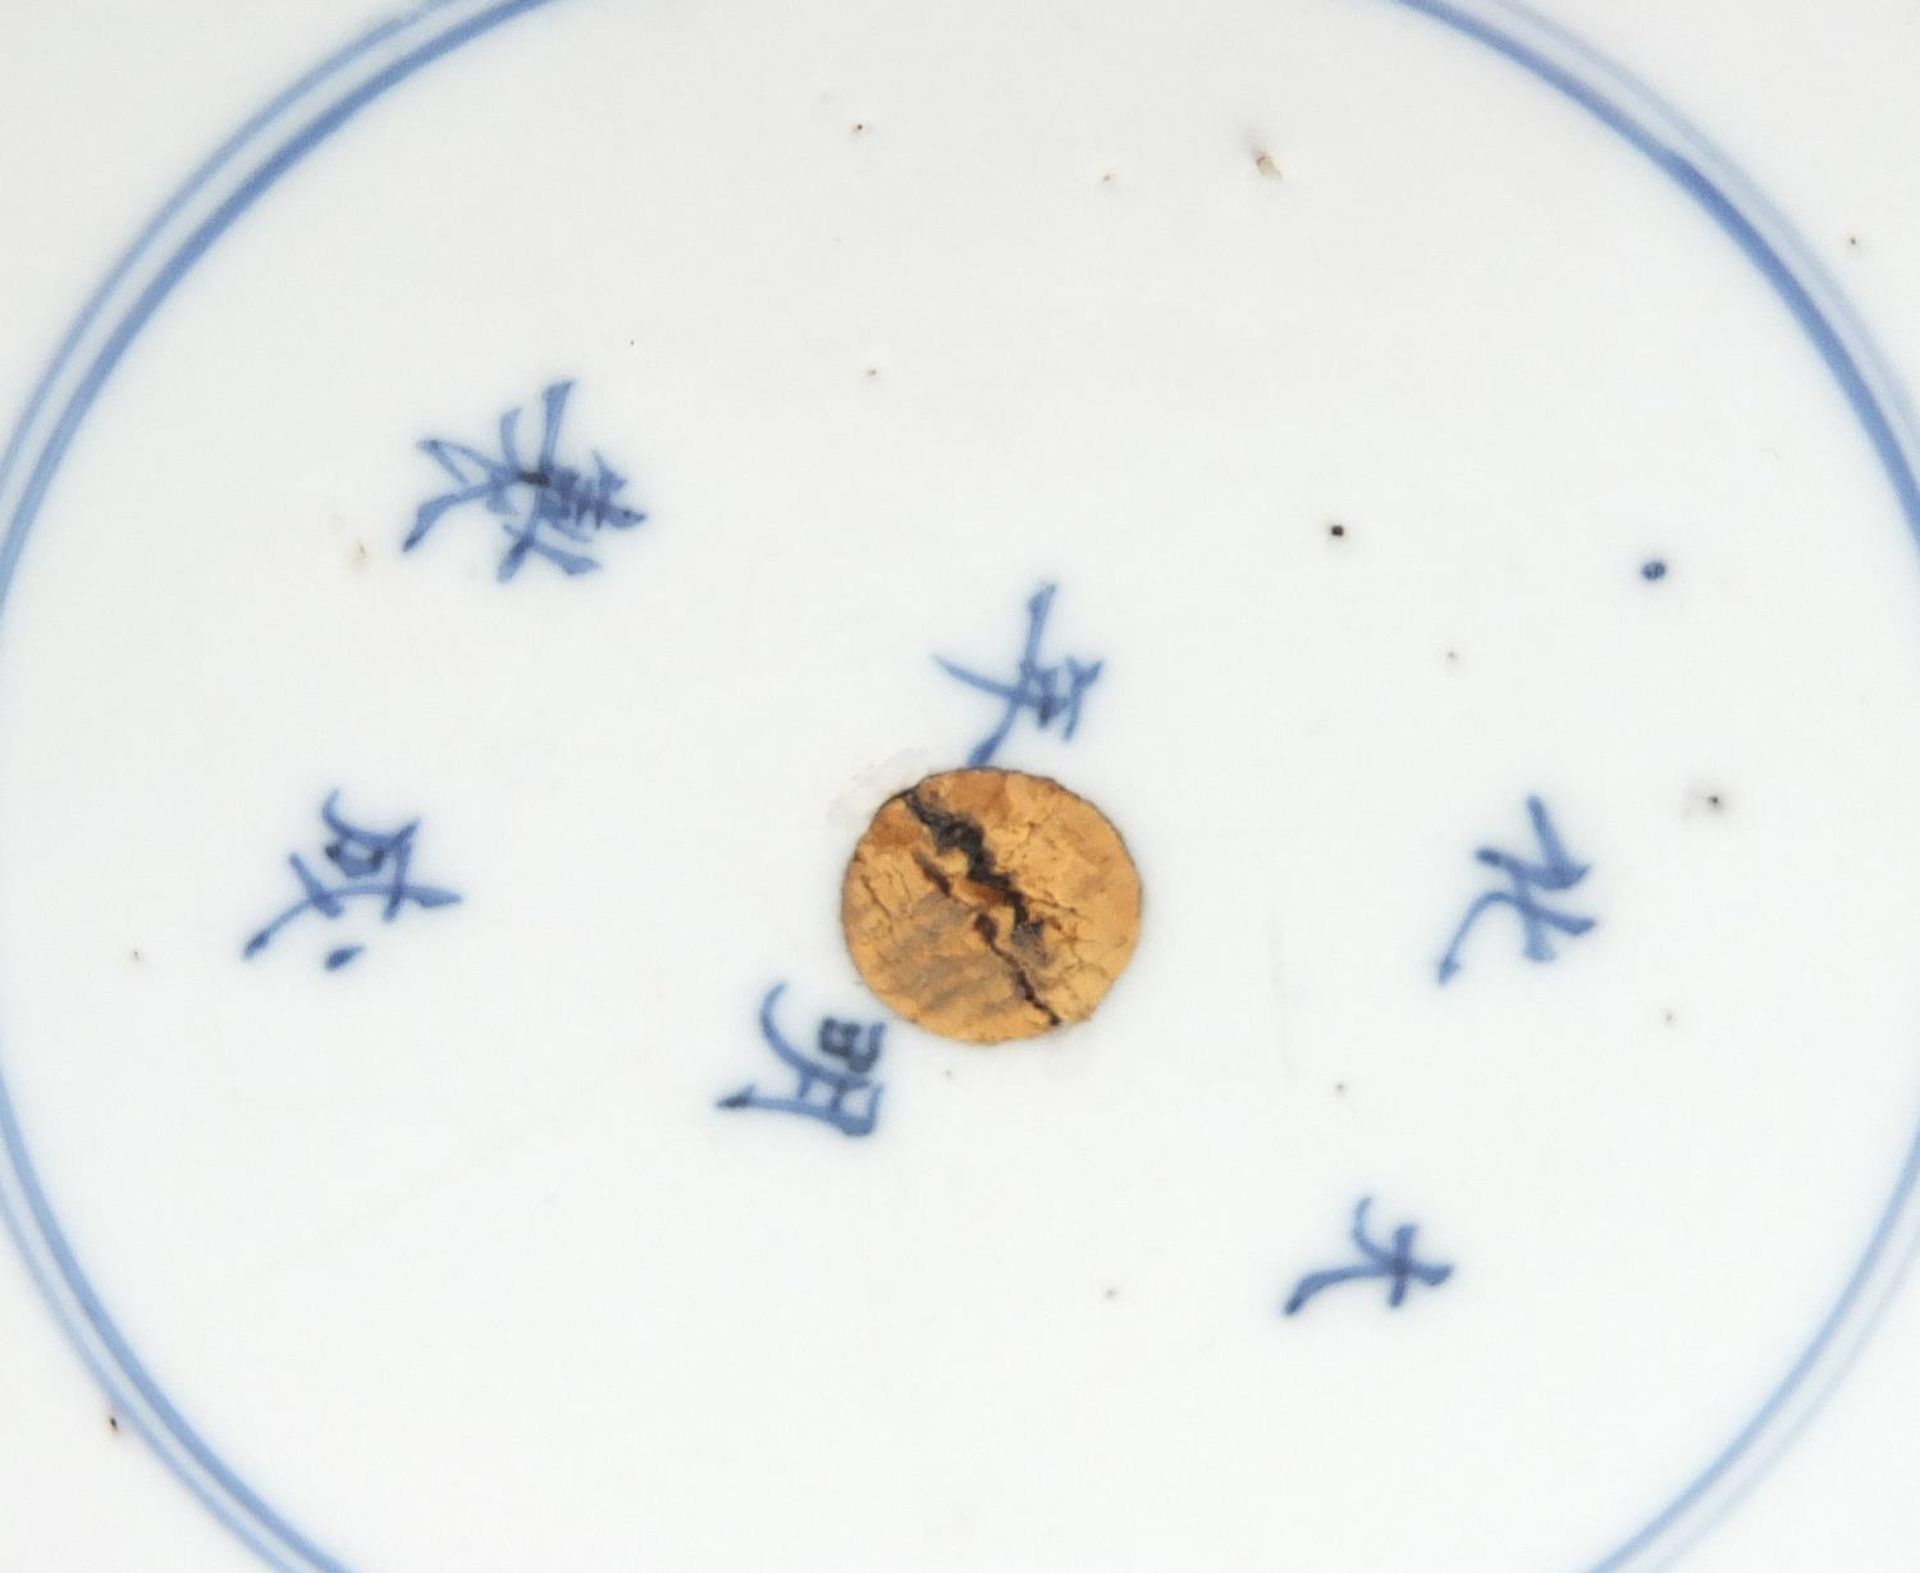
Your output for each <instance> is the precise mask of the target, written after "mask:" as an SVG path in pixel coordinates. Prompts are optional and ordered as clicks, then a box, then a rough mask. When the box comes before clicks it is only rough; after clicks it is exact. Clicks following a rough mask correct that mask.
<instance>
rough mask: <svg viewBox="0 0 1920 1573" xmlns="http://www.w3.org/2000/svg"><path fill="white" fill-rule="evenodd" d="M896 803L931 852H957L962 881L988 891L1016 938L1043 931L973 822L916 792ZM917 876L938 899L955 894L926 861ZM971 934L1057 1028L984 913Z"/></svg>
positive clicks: (1022, 966)
mask: <svg viewBox="0 0 1920 1573" xmlns="http://www.w3.org/2000/svg"><path fill="white" fill-rule="evenodd" d="M901 801H902V802H904V803H905V804H906V805H907V811H908V812H909V813H910V814H912V815H913V817H914V818H915V819H917V820H919V821H920V823H921V824H922V825H924V826H925V827H926V829H927V831H928V833H929V834H930V835H931V836H932V837H933V845H934V849H935V850H936V851H939V852H958V853H959V854H960V855H961V856H962V857H964V858H965V859H966V860H967V878H968V879H969V880H971V881H972V882H973V883H974V884H976V885H980V886H982V887H984V888H985V889H987V890H991V891H992V892H994V894H995V895H997V896H999V897H1000V898H1001V900H1003V901H1004V902H1006V904H1007V907H1008V908H1009V910H1010V911H1011V912H1012V913H1013V932H1014V933H1015V934H1033V935H1037V934H1039V933H1041V932H1042V931H1043V929H1042V925H1041V924H1040V923H1038V922H1036V921H1035V920H1034V916H1033V912H1032V910H1031V909H1030V908H1029V907H1028V906H1027V898H1026V897H1025V896H1024V895H1023V894H1022V893H1021V890H1020V887H1019V886H1018V885H1016V884H1014V882H1013V881H1012V880H1011V879H1010V878H1008V877H1007V874H1006V873H1005V871H1004V870H1003V869H1001V867H1000V865H999V864H998V863H996V862H995V861H994V857H993V852H992V851H991V849H989V848H988V846H987V837H986V832H985V831H983V830H982V829H981V828H980V826H979V824H978V823H976V822H975V821H974V820H971V819H969V818H967V817H966V815H964V814H950V813H948V812H947V811H946V810H944V809H940V808H936V807H934V806H933V805H932V804H931V803H929V802H927V801H926V800H925V799H924V798H922V797H921V796H920V794H919V792H917V791H913V792H903V793H902V794H901ZM915 861H916V862H917V863H918V864H919V865H920V869H921V872H922V873H924V874H925V875H926V876H927V877H928V878H929V879H931V880H932V881H933V883H934V885H935V886H936V887H937V888H938V889H939V891H940V893H941V894H942V895H943V896H949V897H950V896H952V895H953V894H954V890H953V881H952V880H950V879H948V878H947V875H946V872H945V870H943V869H941V868H940V867H939V866H938V865H937V864H935V863H934V862H933V861H932V860H931V859H930V858H918V857H916V858H915ZM973 927H974V932H975V933H976V934H978V935H979V936H980V937H981V939H983V940H985V941H986V945H987V949H988V951H989V952H990V953H991V954H992V955H993V956H994V957H995V958H996V959H998V960H999V961H1000V963H1001V964H1002V965H1003V966H1005V967H1006V969H1007V971H1008V972H1009V973H1010V974H1011V975H1012V978H1013V986H1014V987H1015V988H1016V989H1017V990H1018V991H1019V993H1020V997H1021V998H1022V999H1024V1000H1025V1001H1026V1002H1027V1003H1028V1004H1029V1005H1031V1006H1032V1007H1033V1008H1034V1009H1035V1010H1037V1011H1039V1012H1040V1014H1041V1015H1042V1016H1044V1017H1046V1019H1047V1025H1048V1026H1049V1027H1057V1026H1059V1025H1060V1013H1059V1012H1058V1011H1057V1010H1055V1009H1054V1008H1053V1007H1052V1006H1051V1005H1049V1004H1048V1003H1047V1002H1046V1001H1045V1000H1044V999H1042V998H1041V997H1040V991H1039V990H1038V989H1036V988H1035V987H1034V983H1033V975H1032V974H1031V973H1030V972H1028V970H1027V968H1026V964H1025V963H1024V962H1022V961H1021V960H1020V958H1019V957H1018V956H1014V955H1009V954H1008V952H1007V951H1006V949H1005V948H1004V947H1003V946H1002V945H1001V943H1000V931H999V929H998V928H997V926H996V925H995V924H994V921H993V919H992V918H991V917H989V916H988V915H987V914H986V913H984V912H981V913H978V914H976V915H975V917H974V920H973Z"/></svg>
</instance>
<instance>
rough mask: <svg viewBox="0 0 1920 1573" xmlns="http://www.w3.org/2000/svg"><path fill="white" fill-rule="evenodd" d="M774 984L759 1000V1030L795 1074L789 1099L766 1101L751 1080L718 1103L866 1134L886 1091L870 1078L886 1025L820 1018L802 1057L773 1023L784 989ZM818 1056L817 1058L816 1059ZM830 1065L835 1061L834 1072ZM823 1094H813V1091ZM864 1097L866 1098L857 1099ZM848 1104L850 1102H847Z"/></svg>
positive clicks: (877, 1062) (721, 1105)
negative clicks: (809, 1049) (811, 1052)
mask: <svg viewBox="0 0 1920 1573" xmlns="http://www.w3.org/2000/svg"><path fill="white" fill-rule="evenodd" d="M786 987H787V986H786V984H784V983H779V984H775V985H774V987H773V988H772V989H770V990H769V991H768V993H767V997H766V998H765V999H764V1000H762V1001H761V1002H760V1032H761V1035H762V1036H763V1037H764V1038H765V1039H766V1040H767V1043H768V1045H769V1046H770V1047H771V1048H772V1049H773V1052H774V1053H775V1054H776V1055H778V1056H779V1058H780V1059H781V1060H782V1061H783V1062H784V1063H785V1064H786V1066H787V1067H788V1069H790V1070H791V1071H792V1072H793V1074H794V1082H795V1085H794V1090H793V1093H792V1095H791V1096H790V1097H785V1098H770V1097H767V1096H766V1095H765V1094H763V1093H761V1092H760V1091H758V1090H757V1089H756V1088H755V1087H754V1085H753V1083H751V1082H749V1083H748V1084H747V1085H746V1086H744V1087H742V1088H741V1089H740V1090H739V1091H738V1092H735V1093H730V1094H728V1095H727V1096H726V1097H724V1098H722V1099H721V1100H720V1105H719V1106H720V1107H721V1108H723V1109H769V1110H771V1111H773V1112H774V1113H776V1114H800V1115H805V1116H806V1117H807V1118H808V1119H814V1120H820V1121H823V1122H824V1123H826V1124H828V1125H831V1126H832V1127H833V1128H834V1129H835V1130H837V1131H839V1132H841V1133H842V1134H843V1135H847V1136H866V1135H868V1134H870V1133H871V1132H872V1130H873V1127H874V1122H875V1121H876V1120H877V1119H878V1118H879V1117H880V1098H881V1095H882V1094H883V1093H884V1092H885V1091H886V1088H885V1087H882V1086H880V1085H879V1084H878V1083H876V1082H875V1081H874V1079H873V1075H872V1072H873V1068H874V1067H875V1066H876V1065H878V1064H879V1063H880V1054H881V1051H882V1050H883V1049H884V1048H885V1046H886V1032H887V1026H886V1023H885V1022H880V1021H876V1022H872V1023H870V1024H868V1025H867V1026H865V1027H862V1026H861V1025H860V1024H859V1023H858V1022H852V1021H839V1020H836V1019H835V1018H834V1017H832V1016H827V1017H823V1018H822V1019H821V1022H820V1027H819V1032H818V1034H817V1037H816V1039H815V1044H816V1047H815V1055H814V1056H809V1055H806V1054H803V1053H802V1052H801V1051H800V1050H798V1049H796V1048H795V1047H794V1046H793V1045H792V1044H791V1043H789V1042H788V1041H787V1040H786V1038H785V1037H784V1036H782V1034H781V1032H780V1028H779V1027H778V1026H777V1025H776V1024H775V1022H774V1019H773V1013H774V1008H775V1006H777V1005H778V1004H779V1002H780V996H781V995H782V994H783V993H784V992H785V991H786ZM816 1056H817V1057H816ZM829 1061H837V1062H838V1068H837V1069H836V1068H835V1065H834V1064H830V1063H828V1062H829ZM816 1089H818V1091H819V1092H820V1093H821V1094H822V1095H823V1099H824V1101H823V1099H822V1098H816V1097H815V1096H814V1094H815V1090H816ZM862 1093H864V1094H865V1095H866V1096H865V1099H864V1100H862V1098H861V1097H860V1096H859V1095H860V1094H862ZM849 1100H851V1101H849Z"/></svg>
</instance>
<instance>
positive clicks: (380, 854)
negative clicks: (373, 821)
mask: <svg viewBox="0 0 1920 1573" xmlns="http://www.w3.org/2000/svg"><path fill="white" fill-rule="evenodd" d="M339 797H340V794H339V793H338V792H335V793H333V794H332V795H331V796H330V797H328V799H327V800H326V802H325V803H323V804H322V805H321V807H320V817H321V819H322V820H324V821H325V822H326V826H327V829H329V830H330V831H332V832H333V840H331V841H329V842H328V843H327V845H326V847H325V848H324V849H323V850H324V852H325V855H326V859H327V861H328V862H329V863H331V864H332V865H333V866H334V867H335V868H336V869H338V870H339V872H340V874H341V875H342V876H343V878H342V879H341V880H340V881H339V882H337V883H333V884H329V883H327V882H326V881H325V880H323V879H321V878H320V876H319V875H317V874H316V873H314V871H313V870H312V869H311V868H309V867H308V866H307V864H306V863H305V861H304V860H302V858H301V857H300V855H299V854H298V853H295V854H294V855H293V856H292V857H290V858H289V859H288V860H287V861H288V862H289V863H291V864H292V865H293V872H294V877H295V878H296V879H298V880H299V881H300V888H301V889H302V890H303V891H305V892H306V894H305V895H304V896H303V897H302V899H301V900H299V901H296V902H295V903H294V904H293V905H292V906H290V907H288V908H287V910H286V911H285V912H283V913H281V914H280V916H279V917H277V918H275V919H274V920H273V921H272V922H271V923H269V924H268V925H267V926H266V927H265V928H263V929H261V930H260V932H259V933H257V934H255V935H254V936H253V938H252V939H250V940H248V941H247V946H246V949H245V950H244V951H242V952H241V954H242V955H243V956H245V957H247V958H252V957H254V956H257V955H259V954H260V952H261V951H263V950H265V949H266V948H267V946H268V944H269V943H271V942H272V940H273V937H274V935H276V934H277V933H279V932H280V930H281V929H283V928H285V927H286V926H287V924H289V923H291V922H292V921H293V920H294V919H295V918H297V917H299V916H300V915H301V914H302V913H304V912H317V913H319V914H320V915H321V916H322V917H324V918H326V919H328V920H329V921H331V920H334V919H337V918H339V917H341V916H343V915H344V914H345V912H346V910H347V903H348V902H349V901H353V900H357V899H360V898H367V899H370V900H374V901H378V902H379V903H380V904H381V912H380V916H381V918H382V920H383V921H385V922H388V923H391V922H392V921H393V920H394V919H395V918H396V917H398V916H399V914H400V910H401V908H402V907H404V906H406V905H407V904H408V903H409V902H411V903H412V904H413V905H414V906H417V907H448V906H452V905H453V904H454V903H455V902H457V901H458V900H459V899H460V898H459V897H458V896H457V895H455V894H454V893H453V892H452V891H450V890H439V889H436V888H435V887H434V886H432V885H416V884H413V883H412V882H410V881H409V880H408V878H407V870H408V868H409V866H410V865H411V864H412V862H413V838H414V836H415V834H416V833H417V832H418V831H419V829H420V821H419V820H417V819H416V820H413V821H412V822H410V823H408V824H405V825H402V826H401V827H400V828H399V829H398V830H393V831H384V832H382V831H372V830H362V829H361V828H360V827H359V826H357V825H353V824H349V823H348V822H347V820H345V819H343V818H342V817H341V815H340V813H339V810H338V809H336V808H335V806H334V805H335V803H336V802H337V801H338V800H339ZM364 948H365V947H364V946H360V945H342V946H340V947H339V948H337V949H335V950H331V951H329V952H328V953H327V957H326V967H327V970H328V971H329V972H331V971H334V970H336V969H337V968H340V967H344V966H345V965H346V964H347V963H348V962H350V961H351V960H353V958H354V957H355V956H357V955H359V954H360V952H361V951H362V950H363V949H364Z"/></svg>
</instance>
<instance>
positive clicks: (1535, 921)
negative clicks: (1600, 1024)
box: [1440, 797, 1595, 983]
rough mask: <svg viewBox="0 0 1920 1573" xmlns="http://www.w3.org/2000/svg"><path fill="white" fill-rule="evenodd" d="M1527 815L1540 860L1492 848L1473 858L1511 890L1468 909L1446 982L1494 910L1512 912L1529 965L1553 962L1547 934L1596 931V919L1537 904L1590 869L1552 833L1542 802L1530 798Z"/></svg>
mask: <svg viewBox="0 0 1920 1573" xmlns="http://www.w3.org/2000/svg"><path fill="white" fill-rule="evenodd" d="M1527 814H1528V816H1529V817H1530V818H1531V819H1532V821H1533V834H1534V837H1535V838H1536V839H1537V840H1538V841H1539V843H1540V857H1541V861H1540V862H1538V863H1529V862H1526V861H1525V860H1523V859H1521V858H1517V857H1515V856H1513V854H1512V853H1509V852H1499V851H1496V850H1495V849H1494V848H1492V847H1481V848H1480V849H1479V850H1478V851H1477V852H1475V853H1474V856H1475V857H1476V858H1478V859H1479V860H1480V861H1481V862H1482V863H1484V864H1486V865H1487V867H1489V868H1497V869H1499V870H1500V872H1501V873H1503V874H1505V875H1506V876H1507V878H1508V879H1510V880H1512V881H1513V888H1512V889H1511V890H1490V891H1488V892H1487V893H1486V894H1485V895H1484V896H1482V897H1480V899H1479V900H1478V901H1476V902H1474V904H1473V905H1472V906H1470V907H1468V908H1467V915H1466V917H1464V918H1463V919H1461V922H1460V927H1459V928H1458V929H1456V930H1455V931H1454V936H1453V943H1452V944H1450V945H1449V946H1447V953H1446V954H1445V955H1444V956H1442V957H1441V958H1440V981H1441V982H1442V983H1445V982H1446V981H1447V979H1449V978H1451V977H1452V976H1453V975H1454V974H1455V973H1456V972H1458V971H1459V970H1460V947H1461V945H1462V944H1463V943H1464V942H1465V940H1466V937H1467V931H1468V930H1469V929H1471V928H1472V927H1473V925H1474V924H1475V923H1476V922H1477V921H1478V920H1479V918H1480V915H1481V913H1483V912H1485V911H1486V910H1487V909H1488V908H1490V907H1496V906H1500V907H1512V908H1513V910H1514V911H1515V912H1516V913H1517V914H1518V915H1519V918H1520V923H1521V926H1522V928H1523V930H1524V931H1525V935H1526V947H1525V948H1526V955H1527V958H1528V960H1530V961H1551V960H1553V956H1554V950H1553V946H1552V945H1550V944H1549V943H1548V942H1547V930H1548V929H1558V930H1559V931H1560V932H1561V933H1562V934H1566V935H1569V936H1573V937H1578V936H1579V935H1581V934H1584V933H1586V932H1587V930H1589V929H1590V928H1592V927H1593V926H1594V922H1595V920H1594V919H1592V918H1582V917H1574V916H1572V915H1571V914H1569V913H1565V912H1555V911H1553V910H1551V909H1550V908H1547V907H1543V906H1542V905H1541V904H1540V903H1539V901H1538V900H1537V899H1536V897H1535V892H1536V891H1550V892H1559V891H1563V890H1571V889H1573V887H1574V886H1575V885H1577V884H1579V883H1580V881H1581V880H1583V879H1585V878H1586V877H1587V872H1588V865H1587V864H1584V863H1576V862H1574V861H1573V859H1572V858H1570V857H1568V856H1567V849H1566V848H1565V847H1564V846H1563V845H1562V844H1561V841H1560V837H1559V835H1558V834H1557V833H1556V832H1555V831H1554V828H1553V821H1552V820H1551V819H1549V818H1548V817H1547V809H1546V805H1545V804H1544V803H1542V802H1541V801H1540V799H1539V798H1537V797H1530V798H1528V799H1527Z"/></svg>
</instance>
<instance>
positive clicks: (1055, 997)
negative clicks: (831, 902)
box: [840, 770, 1140, 1043]
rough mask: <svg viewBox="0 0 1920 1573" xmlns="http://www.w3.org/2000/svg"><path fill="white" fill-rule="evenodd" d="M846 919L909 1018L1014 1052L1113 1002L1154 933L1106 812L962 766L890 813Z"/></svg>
mask: <svg viewBox="0 0 1920 1573" xmlns="http://www.w3.org/2000/svg"><path fill="white" fill-rule="evenodd" d="M840 922H841V927H842V928H843V929H844V930H845V931H846V936H847V949H848V950H849V951H850V952H851V953H852V955H853V963H854V965H855V966H856V967H858V968H859V969H860V975H861V977H863V978H865V979H866V982H867V987H868V988H870V989H872V990H873V992H874V993H875V994H877V995H878V996H879V997H880V998H881V999H882V1000H884V1001H885V1002H886V1004H887V1005H888V1007H889V1008H890V1009H892V1010H893V1011H894V1012H895V1013H896V1014H897V1015H900V1016H903V1017H905V1018H906V1019H907V1020H908V1021H911V1022H913V1023H914V1024H915V1025H916V1026H920V1027H924V1028H926V1029H927V1031H929V1032H937V1033H939V1034H940V1035H941V1036H942V1037H946V1038H959V1039H961V1040H962V1041H964V1042H967V1043H1006V1042H1009V1041H1011V1040H1013V1039H1015V1038H1032V1037H1037V1036H1038V1035H1039V1034H1041V1033H1043V1032H1050V1031H1052V1030H1053V1029H1054V1028H1055V1027H1063V1026H1067V1025H1070V1024H1071V1023H1073V1022H1077V1021H1085V1020H1086V1019H1087V1018H1088V1017H1089V1016H1091V1015H1092V1014H1093V1013H1094V1011H1095V1010H1096V1009H1097V1008H1098V1007H1099V1004H1100V1002H1101V1000H1103V999H1105V998H1106V994H1107V990H1109V989H1110V988H1112V987H1113V985H1114V982H1115V980H1116V979H1117V978H1118V977H1119V976H1120V974H1121V973H1122V972H1124V971H1125V970H1126V967H1127V963H1128V962H1129V961H1130V960H1131V959H1132V958H1133V947H1134V945H1135V944H1136V943H1137V942H1138V940H1139V938H1140V874H1139V871H1138V870H1137V869H1135V868H1134V866H1133V859H1132V858H1131V857H1130V856H1129V855H1128V853H1127V847H1126V843H1125V842H1123V841H1122V840H1121V839H1120V833H1119V832H1118V831H1117V830H1115V829H1114V828H1113V826H1112V825H1111V824H1110V823H1108V821H1107V818H1106V816H1105V815H1104V814H1102V813H1101V812H1100V810H1099V809H1097V808H1095V807H1094V806H1093V805H1092V804H1091V803H1089V802H1088V801H1087V800H1086V799H1085V798H1082V797H1078V796H1076V795H1075V794H1074V793H1072V792H1069V791H1068V790H1067V789H1066V788H1065V787H1063V786H1061V785H1060V783H1059V782H1057V781H1049V780H1048V779H1046V777H1044V776H1029V775H1022V774H1020V773H1019V772H1018V771H1013V770H953V771H948V772H946V773H945V774H942V775H934V776H928V777H927V778H926V779H925V780H924V781H922V782H920V783H919V785H917V786H915V787H912V788H910V789H909V790H907V791H905V792H902V793H900V794H898V795H897V796H895V797H891V798H888V799H887V801H886V802H885V803H883V804H881V805H880V811H879V812H878V813H877V814H875V815H874V816H873V823H872V824H870V825H869V826H868V827H867V831H866V834H865V835H863V836H862V837H861V838H860V844H859V845H858V846H857V847H856V848H855V849H854V853H853V858H852V861H851V862H849V863H848V865H847V874H846V880H845V882H844V883H843V885H842V887H841V891H840Z"/></svg>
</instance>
